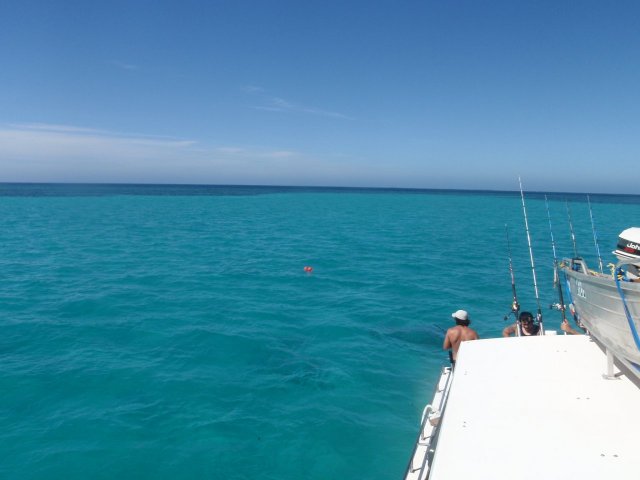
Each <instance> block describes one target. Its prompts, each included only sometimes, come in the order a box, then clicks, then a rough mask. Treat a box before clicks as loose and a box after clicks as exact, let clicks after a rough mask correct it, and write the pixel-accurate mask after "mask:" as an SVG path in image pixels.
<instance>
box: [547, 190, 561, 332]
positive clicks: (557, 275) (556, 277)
mask: <svg viewBox="0 0 640 480" xmlns="http://www.w3.org/2000/svg"><path fill="white" fill-rule="evenodd" d="M544 204H545V206H546V207H547V219H548V220H549V233H550V234H551V249H552V250H553V283H554V284H556V283H557V285H558V301H559V302H560V303H559V304H558V310H560V313H561V314H562V322H563V323H564V322H566V321H567V315H566V313H565V305H564V295H563V294H562V282H561V281H560V272H559V271H558V256H557V255H556V242H555V240H554V239H553V228H551V212H550V211H549V200H547V196H546V195H545V196H544ZM565 335H566V332H565Z"/></svg>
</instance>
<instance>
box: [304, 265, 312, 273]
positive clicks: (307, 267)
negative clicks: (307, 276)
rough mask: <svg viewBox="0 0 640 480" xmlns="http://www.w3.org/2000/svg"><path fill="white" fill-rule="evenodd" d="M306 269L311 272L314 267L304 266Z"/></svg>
mask: <svg viewBox="0 0 640 480" xmlns="http://www.w3.org/2000/svg"><path fill="white" fill-rule="evenodd" d="M304 271H305V272H307V273H311V272H313V267H309V266H308V265H307V266H306V267H304Z"/></svg>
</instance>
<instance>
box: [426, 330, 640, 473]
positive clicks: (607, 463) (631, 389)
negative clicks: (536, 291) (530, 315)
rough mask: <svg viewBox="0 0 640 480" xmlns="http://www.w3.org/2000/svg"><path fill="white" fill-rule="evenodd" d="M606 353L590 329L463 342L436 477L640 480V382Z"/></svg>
mask: <svg viewBox="0 0 640 480" xmlns="http://www.w3.org/2000/svg"><path fill="white" fill-rule="evenodd" d="M606 359H607V357H606V355H605V354H604V353H603V352H602V350H601V349H600V348H599V347H598V346H597V345H596V344H595V343H594V342H593V341H592V340H591V339H590V338H589V337H588V336H585V335H547V336H540V337H518V338H499V339H488V340H477V341H471V342H463V343H462V344H461V347H460V351H459V352H458V360H457V364H456V368H455V371H454V374H453V380H452V383H451V390H450V392H449V398H448V402H447V405H446V409H445V411H444V415H443V417H442V419H441V427H440V434H439V435H440V436H439V440H438V443H437V448H436V451H435V456H434V458H433V463H432V466H431V472H430V476H429V480H454V479H455V480H484V479H486V480H514V479H522V480H524V479H532V480H554V479H558V480H560V479H562V480H567V479H569V480H572V479H575V480H588V479H615V480H622V479H629V480H638V479H640V453H639V452H640V442H639V440H640V389H639V388H638V387H637V386H636V385H635V384H633V383H632V382H631V381H630V380H629V379H628V378H627V377H626V376H624V375H620V376H618V378H616V379H612V380H609V379H605V378H603V374H605V373H606V372H607V361H606ZM616 371H617V370H616Z"/></svg>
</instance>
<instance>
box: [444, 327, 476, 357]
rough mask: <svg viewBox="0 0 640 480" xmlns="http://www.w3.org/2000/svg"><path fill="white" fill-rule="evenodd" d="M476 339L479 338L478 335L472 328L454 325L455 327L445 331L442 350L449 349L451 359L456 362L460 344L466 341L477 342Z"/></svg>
mask: <svg viewBox="0 0 640 480" xmlns="http://www.w3.org/2000/svg"><path fill="white" fill-rule="evenodd" d="M478 338H480V337H478V333H477V332H476V331H475V330H474V329H473V328H471V327H464V326H462V325H456V326H455V327H451V328H450V329H449V330H447V334H446V335H445V337H444V344H443V345H442V348H443V349H444V350H449V349H451V352H452V353H451V355H452V356H451V358H452V359H453V360H456V359H457V357H458V349H459V348H460V344H461V343H462V342H466V341H468V340H478Z"/></svg>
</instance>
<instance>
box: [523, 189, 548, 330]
mask: <svg viewBox="0 0 640 480" xmlns="http://www.w3.org/2000/svg"><path fill="white" fill-rule="evenodd" d="M518 183H519V184H520V198H521V199H522V212H523V213H524V227H525V230H526V232H527V244H528V245H529V258H530V259H531V273H532V275H533V291H534V293H535V295H536V304H537V305H538V315H537V317H538V318H537V320H538V324H539V325H540V335H544V327H543V326H542V309H541V308H540V295H538V281H537V279H536V265H535V262H534V260H533V248H531V235H529V221H528V220H527V207H526V206H525V204H524V191H523V190H522V180H521V179H520V177H518Z"/></svg>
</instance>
